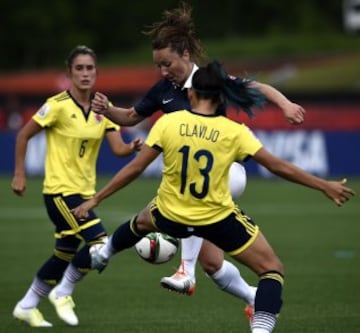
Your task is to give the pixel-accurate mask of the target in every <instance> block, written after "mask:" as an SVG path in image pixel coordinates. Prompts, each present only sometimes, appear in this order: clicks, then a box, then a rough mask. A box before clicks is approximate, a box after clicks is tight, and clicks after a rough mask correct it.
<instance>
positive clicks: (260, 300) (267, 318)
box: [251, 271, 284, 333]
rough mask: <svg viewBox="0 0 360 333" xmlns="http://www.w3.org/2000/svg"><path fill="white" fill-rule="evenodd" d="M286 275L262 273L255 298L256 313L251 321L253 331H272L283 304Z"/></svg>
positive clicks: (255, 332) (257, 332)
mask: <svg viewBox="0 0 360 333" xmlns="http://www.w3.org/2000/svg"><path fill="white" fill-rule="evenodd" d="M283 284H284V277H283V275H282V274H280V273H278V272H275V271H273V272H267V273H264V274H262V275H261V277H260V281H259V284H258V289H257V293H256V299H255V313H254V318H253V320H252V323H251V327H252V330H253V333H270V332H272V330H273V329H274V327H275V324H276V316H277V315H278V314H279V313H280V309H281V306H282V299H281V294H282V286H283Z"/></svg>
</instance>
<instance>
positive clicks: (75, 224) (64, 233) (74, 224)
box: [44, 194, 106, 247]
mask: <svg viewBox="0 0 360 333" xmlns="http://www.w3.org/2000/svg"><path fill="white" fill-rule="evenodd" d="M44 201H45V206H46V209H47V213H48V215H49V217H50V219H51V221H52V223H53V224H54V226H55V238H56V240H57V243H58V245H60V244H63V243H67V244H68V245H69V243H73V247H77V246H78V245H79V243H80V242H81V241H85V242H86V243H90V242H91V241H93V240H96V239H98V238H99V235H106V231H105V228H104V226H103V225H102V223H101V220H100V218H98V217H97V216H96V214H95V212H94V211H92V210H90V211H89V216H88V217H87V218H84V219H77V218H76V217H75V216H74V215H73V214H72V213H71V209H73V208H75V207H77V206H79V205H80V204H81V203H83V202H84V201H86V199H84V198H83V197H82V196H81V195H79V194H73V195H68V196H63V195H61V194H55V195H48V194H45V195H44Z"/></svg>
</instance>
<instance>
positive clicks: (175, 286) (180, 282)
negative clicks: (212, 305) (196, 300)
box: [160, 263, 195, 296]
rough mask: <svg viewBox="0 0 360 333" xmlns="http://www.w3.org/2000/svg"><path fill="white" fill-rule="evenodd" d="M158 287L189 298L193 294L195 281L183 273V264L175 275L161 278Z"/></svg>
mask: <svg viewBox="0 0 360 333" xmlns="http://www.w3.org/2000/svg"><path fill="white" fill-rule="evenodd" d="M160 285H161V286H162V287H163V288H165V289H168V290H172V291H175V292H177V293H179V294H183V295H187V296H191V295H192V294H193V293H194V292H195V280H194V279H192V278H191V277H190V276H188V275H187V274H186V273H185V271H184V264H183V263H182V264H181V266H180V268H179V269H178V270H177V271H176V273H175V274H173V275H172V276H166V277H163V278H162V279H161V280H160Z"/></svg>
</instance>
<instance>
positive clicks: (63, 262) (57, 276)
mask: <svg viewBox="0 0 360 333" xmlns="http://www.w3.org/2000/svg"><path fill="white" fill-rule="evenodd" d="M44 199H45V204H46V208H47V211H48V214H49V217H50V219H51V221H52V222H53V223H54V225H55V227H56V233H55V236H56V237H57V235H59V231H61V230H62V229H63V228H64V227H65V225H66V224H65V223H64V220H63V219H62V218H61V214H60V213H59V209H58V207H56V205H55V200H56V199H55V197H54V196H45V197H44ZM80 242H81V241H80V240H79V239H77V238H75V237H72V236H69V237H67V241H66V245H65V244H59V240H58V239H57V241H56V243H55V248H54V254H53V255H52V256H51V257H50V258H49V259H48V260H47V261H46V262H45V263H44V264H43V265H42V267H41V268H40V269H39V271H38V272H37V274H36V276H35V278H34V280H33V282H32V284H31V286H30V288H29V289H28V291H27V292H26V294H25V295H24V297H23V298H22V299H21V300H20V301H19V302H18V303H17V305H16V307H15V309H14V311H13V315H14V317H16V318H18V319H20V320H23V321H25V322H27V323H28V324H29V325H30V326H45V327H47V326H51V324H50V323H48V322H47V321H45V320H44V319H43V316H42V314H41V313H40V312H39V311H38V309H37V306H38V304H39V302H40V300H41V299H42V298H44V297H46V296H48V295H49V293H50V291H51V290H52V289H53V287H54V285H56V284H57V283H58V282H59V281H60V280H61V277H62V276H63V273H64V271H65V270H66V268H67V267H68V265H69V262H70V261H71V260H72V258H73V257H74V255H75V253H76V250H77V248H78V246H79V244H80Z"/></svg>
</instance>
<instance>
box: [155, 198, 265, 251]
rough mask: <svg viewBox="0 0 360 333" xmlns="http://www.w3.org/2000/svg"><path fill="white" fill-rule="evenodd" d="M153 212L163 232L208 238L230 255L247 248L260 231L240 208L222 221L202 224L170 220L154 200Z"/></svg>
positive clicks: (177, 236)
mask: <svg viewBox="0 0 360 333" xmlns="http://www.w3.org/2000/svg"><path fill="white" fill-rule="evenodd" d="M151 213H152V216H153V221H154V224H155V226H156V227H157V228H158V229H159V230H160V231H161V232H164V233H166V234H168V235H170V236H173V237H176V238H187V237H189V236H193V235H194V236H198V237H201V238H204V239H207V240H209V241H210V242H211V243H213V244H215V245H216V246H217V247H219V248H221V249H222V250H224V251H225V252H227V253H228V254H229V255H237V254H239V253H241V252H242V251H244V250H245V249H247V248H248V247H249V246H250V245H251V244H252V243H253V241H254V240H255V238H256V236H257V235H258V233H259V227H258V226H257V225H256V224H255V223H254V221H253V220H252V219H251V218H250V217H249V216H247V215H246V214H245V213H244V212H242V211H241V210H239V209H238V208H235V209H234V211H233V212H232V213H231V214H230V215H228V216H227V217H226V218H224V219H223V220H221V221H218V222H215V223H212V224H209V225H201V226H193V225H191V226H190V225H185V224H182V223H178V222H176V221H172V220H169V219H168V218H166V217H165V216H164V215H162V214H161V212H160V211H159V209H158V208H157V206H156V204H155V203H154V202H153V206H152V208H151Z"/></svg>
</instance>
